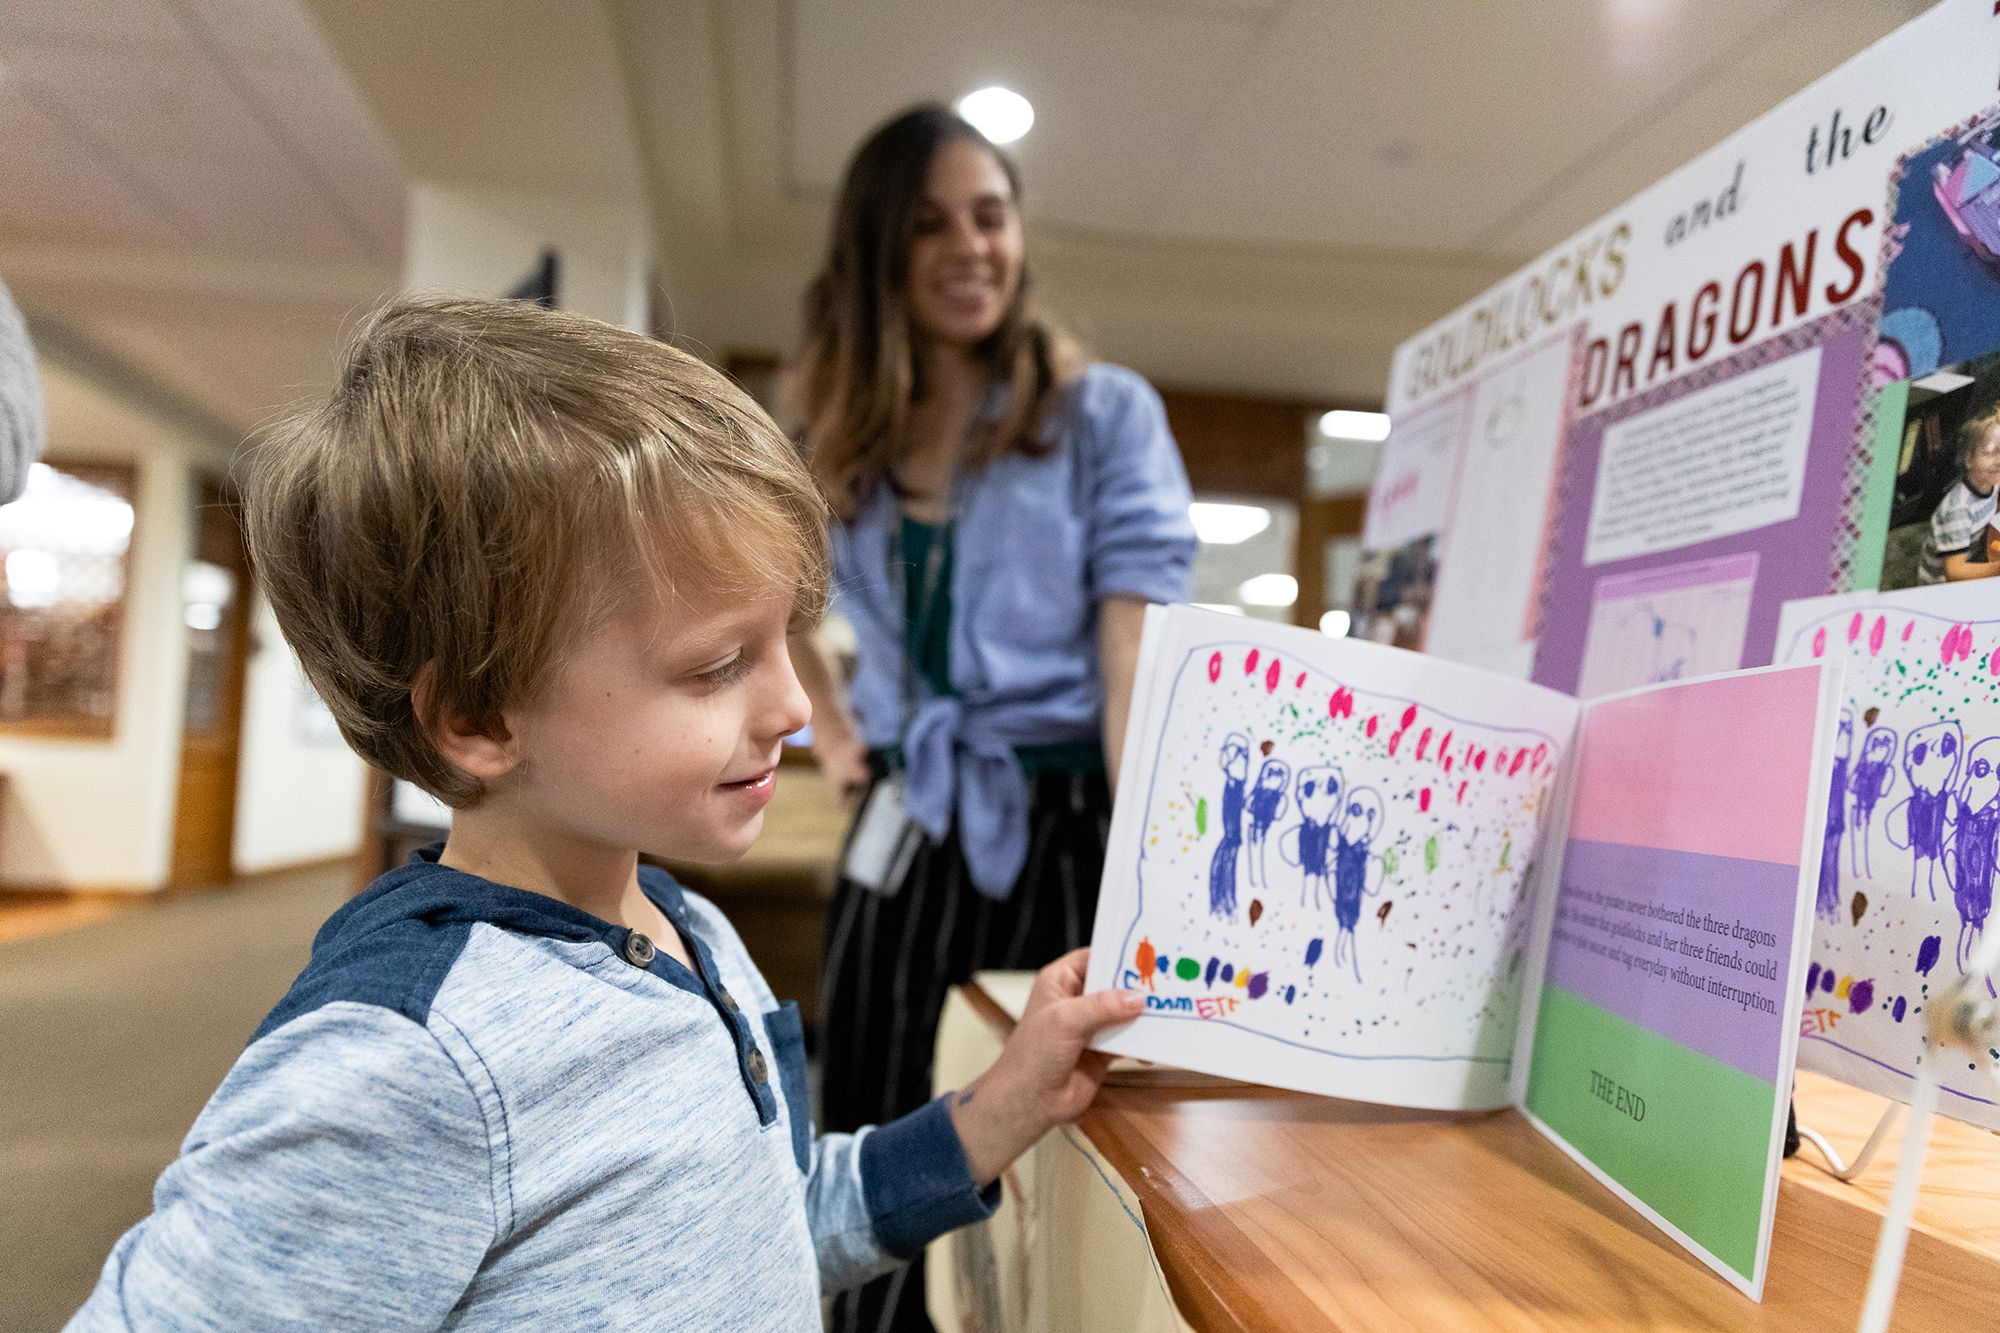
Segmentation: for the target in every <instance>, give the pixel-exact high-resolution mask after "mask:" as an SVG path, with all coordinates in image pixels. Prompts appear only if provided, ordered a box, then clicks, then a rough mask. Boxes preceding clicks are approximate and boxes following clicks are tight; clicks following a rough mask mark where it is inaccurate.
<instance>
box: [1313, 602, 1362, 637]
mask: <svg viewBox="0 0 2000 1333" xmlns="http://www.w3.org/2000/svg"><path fill="white" fill-rule="evenodd" d="M1353 626H1354V617H1353V616H1350V615H1348V614H1347V612H1345V611H1342V610H1339V609H1338V608H1336V609H1334V610H1332V611H1329V612H1327V613H1326V614H1325V615H1323V616H1321V617H1320V618H1319V632H1320V633H1322V634H1324V635H1326V636H1327V637H1329V638H1334V639H1344V638H1346V637H1347V631H1348V630H1349V629H1351V628H1353Z"/></svg>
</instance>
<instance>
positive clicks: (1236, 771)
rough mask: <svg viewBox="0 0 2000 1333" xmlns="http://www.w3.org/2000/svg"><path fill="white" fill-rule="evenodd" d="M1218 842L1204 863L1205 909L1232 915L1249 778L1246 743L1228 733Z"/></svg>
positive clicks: (1225, 745) (1224, 751) (1241, 735)
mask: <svg viewBox="0 0 2000 1333" xmlns="http://www.w3.org/2000/svg"><path fill="white" fill-rule="evenodd" d="M1221 761H1222V820H1221V828H1222V841H1221V842H1219V843H1217V844H1216V847H1215V855H1214V856H1213V857H1211V858H1210V859H1209V862H1208V910H1209V911H1210V912H1212V913H1214V914H1215V915H1216V916H1222V917H1231V916H1235V915H1236V856H1237V853H1239V852H1241V851H1242V850H1243V785H1244V783H1245V782H1246V781H1247V780H1248V779H1249V776H1250V740H1249V738H1248V737H1247V736H1244V735H1243V734H1242V733H1241V732H1235V731H1232V732H1230V733H1229V736H1228V738H1227V739H1226V740H1224V741H1223V742H1222V754H1221Z"/></svg>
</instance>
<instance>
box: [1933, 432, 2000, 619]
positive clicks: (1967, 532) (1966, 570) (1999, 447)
mask: <svg viewBox="0 0 2000 1333" xmlns="http://www.w3.org/2000/svg"><path fill="white" fill-rule="evenodd" d="M1964 439H1965V460H1964V469H1965V470H1964V474H1963V475H1962V476H1961V477H1960V478H1959V479H1958V480H1957V481H1955V482H1953V483H1952V487H1951V489H1950V490H1948V491H1946V492H1945V493H1944V499H1942V500H1940V501H1938V507H1937V509H1936V510H1935V511H1933V512H1932V514H1931V531H1930V536H1929V537H1927V538H1926V539H1925V541H1924V548H1923V550H1922V551H1920V552H1919V553H1918V555H1917V581H1918V582H1919V583H1944V582H1947V581H1951V582H1957V581H1958V580H1960V579H1984V578H1991V577H1992V576H1993V575H1995V574H2000V562H1995V561H1993V560H1992V559H1990V558H1989V557H1988V552H1987V529H1988V527H1989V526H1990V525H1991V524H1992V522H1993V517H1994V504H1995V500H1994V486H1995V484H1996V483H2000V408H1994V409H1990V410H1988V411H1986V412H1983V413H1981V414H1980V415H1979V416H1977V417H1974V418H1973V419H1972V420H1971V421H1968V422H1966V423H1965V430H1964Z"/></svg>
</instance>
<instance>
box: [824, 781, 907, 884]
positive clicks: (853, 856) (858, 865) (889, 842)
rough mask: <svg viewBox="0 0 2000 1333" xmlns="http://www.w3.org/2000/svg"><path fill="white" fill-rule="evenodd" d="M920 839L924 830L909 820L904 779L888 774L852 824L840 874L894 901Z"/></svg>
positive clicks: (876, 786) (872, 789) (871, 791)
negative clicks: (850, 835) (852, 830)
mask: <svg viewBox="0 0 2000 1333" xmlns="http://www.w3.org/2000/svg"><path fill="white" fill-rule="evenodd" d="M923 838H924V831H923V829H922V828H920V827H918V825H917V824H916V823H915V822H914V821H912V820H911V818H910V811H909V806H908V804H907V802H906V801H905V799H904V793H903V775H902V774H901V773H891V774H890V775H889V776H888V777H886V778H883V779H882V780H881V781H880V782H877V783H876V784H875V785H874V786H873V787H871V788H869V791H868V799H867V801H866V802H864V803H863V805H862V807H861V817H860V818H859V819H857V820H855V821H854V836H853V837H851V838H849V839H848V840H847V855H846V857H845V858H844V859H843V861H842V862H841V867H840V873H841V875H842V876H843V877H844V878H846V879H851V880H853V881H854V882H855V883H856V884H859V885H860V886H861V887H862V888H864V889H868V890H871V891H872V892H875V893H879V894H881V895H882V896H883V897H885V898H893V897H895V896H896V894H897V893H898V892H900V891H901V890H902V887H903V880H904V879H905V878H906V877H907V876H908V875H909V873H910V863H911V862H912V861H913V860H915V859H916V855H917V847H918V845H919V844H920V843H921V842H922V841H923Z"/></svg>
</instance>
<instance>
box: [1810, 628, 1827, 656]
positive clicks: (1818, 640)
mask: <svg viewBox="0 0 2000 1333" xmlns="http://www.w3.org/2000/svg"><path fill="white" fill-rule="evenodd" d="M1813 656H1814V657H1825V656H1826V630H1825V628H1824V627H1822V628H1821V629H1820V631H1819V632H1818V633H1817V634H1815V635H1813Z"/></svg>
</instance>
